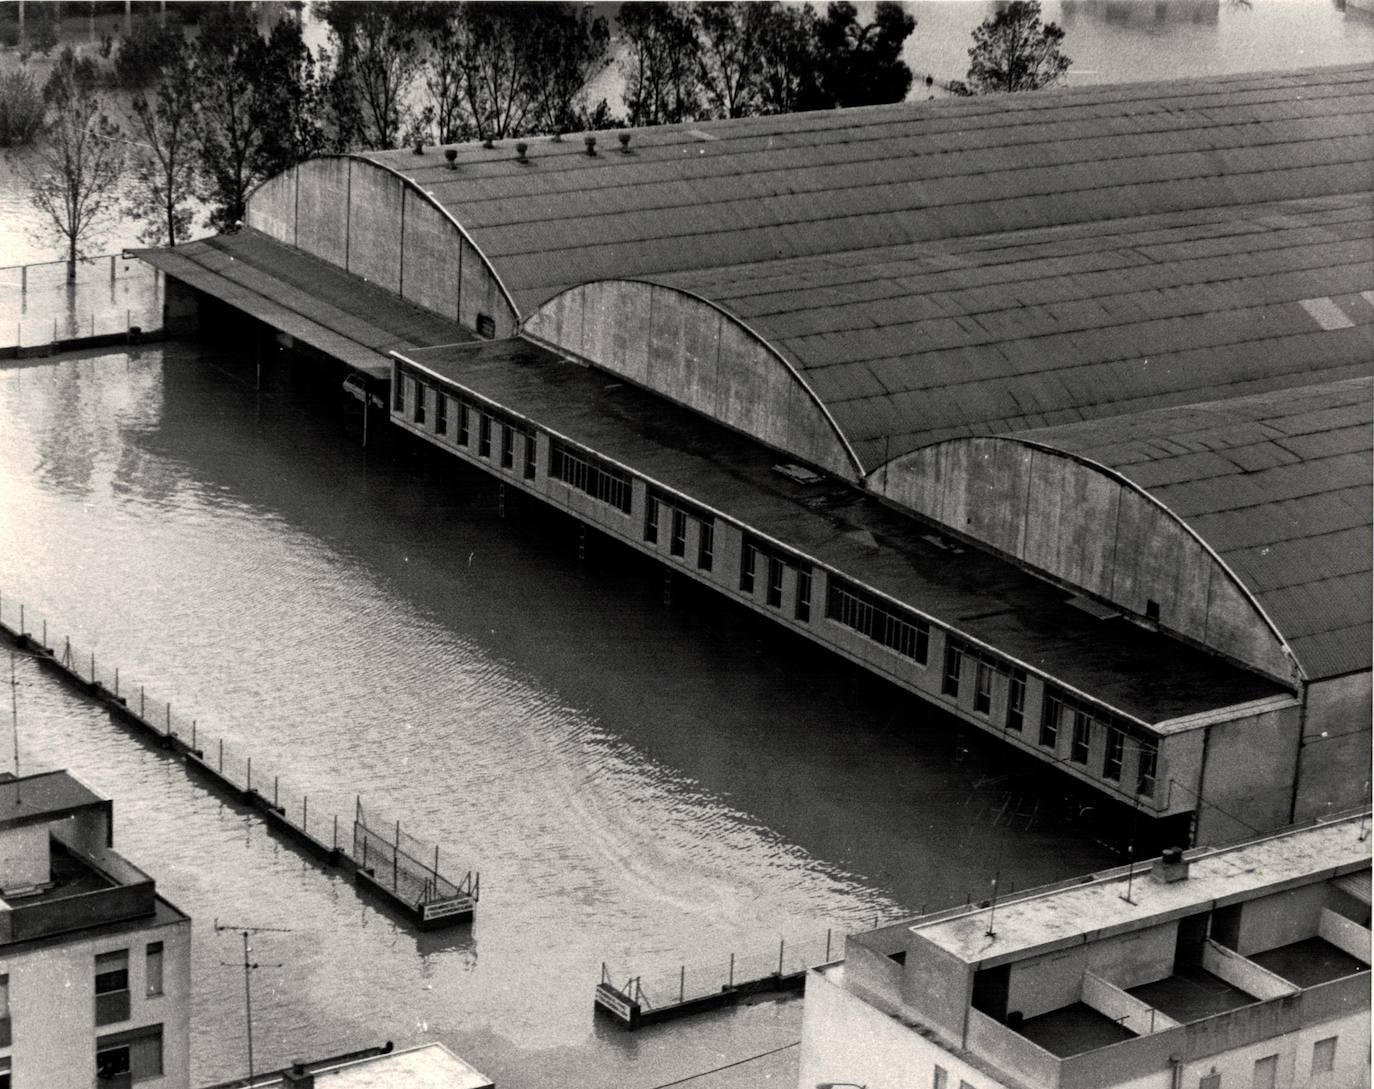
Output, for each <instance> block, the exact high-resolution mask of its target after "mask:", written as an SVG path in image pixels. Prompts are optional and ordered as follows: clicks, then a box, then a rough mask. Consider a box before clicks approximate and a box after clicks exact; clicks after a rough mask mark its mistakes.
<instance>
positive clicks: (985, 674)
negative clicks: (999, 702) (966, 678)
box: [973, 661, 992, 715]
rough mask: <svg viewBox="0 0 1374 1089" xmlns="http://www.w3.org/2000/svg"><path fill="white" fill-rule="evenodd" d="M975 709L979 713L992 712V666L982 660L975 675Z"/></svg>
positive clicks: (986, 713)
mask: <svg viewBox="0 0 1374 1089" xmlns="http://www.w3.org/2000/svg"><path fill="white" fill-rule="evenodd" d="M973 709H974V710H975V711H977V712H978V713H979V714H983V715H990V714H992V666H990V665H988V663H987V662H983V661H980V662H979V663H978V669H977V671H976V672H975V673H974V677H973Z"/></svg>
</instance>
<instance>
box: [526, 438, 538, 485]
mask: <svg viewBox="0 0 1374 1089" xmlns="http://www.w3.org/2000/svg"><path fill="white" fill-rule="evenodd" d="M524 439H525V479H526V480H533V479H534V453H535V450H537V449H538V444H537V443H536V441H535V437H534V432H533V431H526V432H525V433H524Z"/></svg>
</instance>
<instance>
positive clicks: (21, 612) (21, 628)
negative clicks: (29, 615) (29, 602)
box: [19, 601, 71, 643]
mask: <svg viewBox="0 0 1374 1089" xmlns="http://www.w3.org/2000/svg"><path fill="white" fill-rule="evenodd" d="M19 634H20V635H23V634H24V603H23V602H22V601H21V602H20V603H19ZM67 642H69V643H70V642H71V640H70V639H68V640H67Z"/></svg>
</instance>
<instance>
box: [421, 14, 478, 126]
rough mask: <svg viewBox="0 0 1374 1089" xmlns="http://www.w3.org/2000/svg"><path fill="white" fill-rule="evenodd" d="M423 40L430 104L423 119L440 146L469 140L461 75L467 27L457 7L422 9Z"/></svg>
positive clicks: (466, 42)
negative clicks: (424, 16)
mask: <svg viewBox="0 0 1374 1089" xmlns="http://www.w3.org/2000/svg"><path fill="white" fill-rule="evenodd" d="M425 38H426V40H427V41H428V43H429V55H428V58H427V61H426V64H425V90H427V91H428V92H429V98H430V104H429V105H428V106H427V107H425V111H426V117H427V119H428V121H429V123H430V124H431V125H434V126H436V127H437V131H436V138H437V139H438V141H439V143H441V144H454V143H459V142H460V141H463V140H468V139H471V138H472V132H473V130H472V125H471V122H470V120H469V118H468V114H467V105H466V103H467V100H466V98H465V96H464V80H463V75H464V72H465V70H466V66H467V54H468V24H467V17H466V14H465V12H464V10H463V8H462V7H461V6H459V5H457V4H443V3H435V4H430V5H428V7H427V8H426V19H425Z"/></svg>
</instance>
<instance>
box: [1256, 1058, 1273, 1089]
mask: <svg viewBox="0 0 1374 1089" xmlns="http://www.w3.org/2000/svg"><path fill="white" fill-rule="evenodd" d="M1278 1078H1279V1057H1278V1056H1277V1055H1266V1056H1265V1057H1264V1058H1262V1059H1256V1060H1255V1078H1254V1081H1253V1082H1251V1084H1252V1085H1253V1086H1254V1089H1276V1087H1277V1086H1278Z"/></svg>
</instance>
